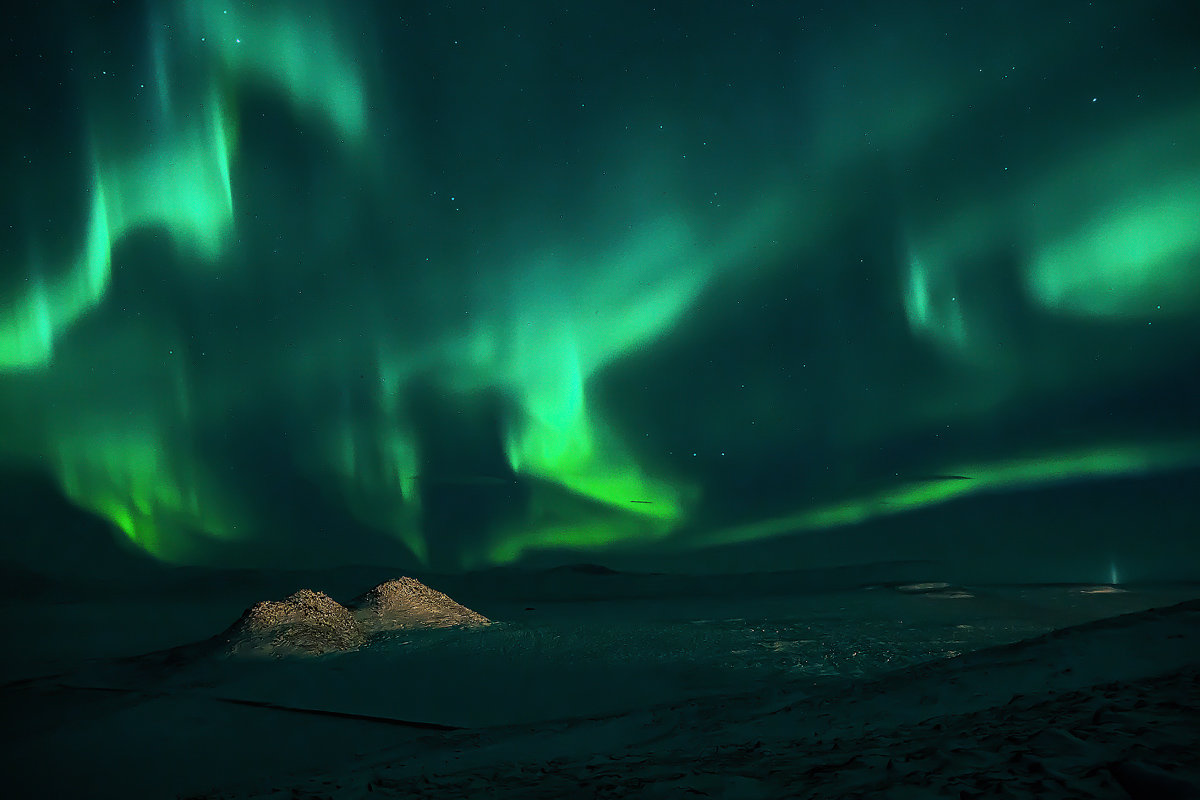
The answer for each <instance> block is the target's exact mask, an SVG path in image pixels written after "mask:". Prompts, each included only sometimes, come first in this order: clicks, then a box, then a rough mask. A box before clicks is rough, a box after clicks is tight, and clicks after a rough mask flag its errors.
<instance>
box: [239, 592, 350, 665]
mask: <svg viewBox="0 0 1200 800" xmlns="http://www.w3.org/2000/svg"><path fill="white" fill-rule="evenodd" d="M226 641H227V642H228V648H227V652H228V653H230V654H236V655H260V656H288V655H308V656H318V655H323V654H325V653H332V652H341V651H345V650H353V649H355V648H358V647H361V646H362V645H363V644H365V643H366V641H367V635H366V632H365V631H364V630H363V628H362V626H361V625H360V624H359V622H358V620H356V619H355V618H354V615H353V614H352V613H351V612H350V610H349V609H347V608H346V607H345V606H343V605H342V604H340V603H338V602H337V601H336V600H334V599H333V598H332V597H330V596H329V595H327V594H323V593H321V592H315V591H313V590H312V589H301V590H300V591H298V592H296V593H295V594H293V595H291V596H290V597H288V598H286V599H284V600H268V601H265V602H261V603H255V604H254V605H253V606H252V607H250V608H249V609H247V610H246V613H244V614H242V616H241V619H239V620H238V621H237V622H235V623H234V624H233V627H231V628H230V629H229V630H228V631H227V632H226Z"/></svg>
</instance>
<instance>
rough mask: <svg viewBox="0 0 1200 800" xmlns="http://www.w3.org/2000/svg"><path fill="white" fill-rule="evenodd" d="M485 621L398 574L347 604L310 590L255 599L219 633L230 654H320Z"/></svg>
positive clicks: (468, 625) (483, 617)
mask: <svg viewBox="0 0 1200 800" xmlns="http://www.w3.org/2000/svg"><path fill="white" fill-rule="evenodd" d="M489 622H490V620H488V618H487V617H485V616H483V615H482V614H478V613H476V612H474V611H472V610H471V609H469V608H467V607H466V606H463V605H461V604H459V603H456V602H455V601H454V600H452V599H450V597H449V596H448V595H446V594H443V593H442V592H439V591H437V590H436V589H430V588H429V587H428V586H426V585H425V584H423V583H421V582H420V581H418V580H417V579H415V578H396V579H394V580H390V581H386V582H384V583H381V584H379V585H378V586H376V587H375V588H373V589H371V590H370V591H368V592H366V593H365V594H363V595H361V596H359V597H358V598H357V599H356V600H355V601H354V602H353V603H351V606H350V608H347V607H346V606H343V605H342V604H341V603H339V602H337V601H336V600H334V599H333V598H332V597H330V596H329V595H327V594H323V593H322V592H317V591H313V590H312V589H301V590H300V591H298V592H296V593H295V594H292V595H291V596H289V597H287V598H285V599H283V600H269V601H264V602H261V603H255V604H254V605H253V606H251V607H250V608H248V609H247V610H246V612H245V613H244V614H242V616H241V618H240V619H238V621H237V622H235V623H234V624H233V625H232V626H231V627H230V628H229V630H227V631H226V632H225V633H224V634H223V635H222V636H221V637H219V638H220V640H221V642H222V649H223V650H224V651H225V653H226V654H228V655H237V656H271V657H277V658H281V657H286V656H319V655H325V654H326V653H341V652H346V651H348V650H356V649H358V648H360V647H363V646H364V645H366V644H368V643H369V641H370V637H371V634H373V633H378V632H380V631H391V630H414V629H421V628H448V627H455V626H464V627H474V626H478V625H487V624H489Z"/></svg>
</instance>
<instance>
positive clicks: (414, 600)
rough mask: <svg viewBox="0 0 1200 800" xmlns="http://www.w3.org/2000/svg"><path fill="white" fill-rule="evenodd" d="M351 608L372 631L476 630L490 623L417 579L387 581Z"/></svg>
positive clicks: (356, 601) (362, 596) (364, 595)
mask: <svg viewBox="0 0 1200 800" xmlns="http://www.w3.org/2000/svg"><path fill="white" fill-rule="evenodd" d="M351 607H352V608H354V609H355V616H356V617H357V618H358V621H359V623H361V624H362V626H363V627H364V628H365V629H367V630H368V631H371V632H375V631H391V630H411V629H414V628H449V627H455V626H464V627H476V626H479V625H487V624H489V623H490V622H491V620H489V619H488V618H487V617H485V616H483V615H482V614H479V613H476V612H474V611H472V610H471V609H469V608H467V607H466V606H464V605H462V604H460V603H457V602H455V601H454V600H452V599H451V598H450V597H449V596H448V595H446V594H444V593H442V592H439V591H437V590H436V589H430V588H429V587H428V586H426V585H425V584H423V583H421V582H420V581H419V580H417V579H416V578H396V579H394V580H390V581H385V582H384V583H381V584H379V585H378V586H376V587H375V588H374V589H371V590H370V591H369V592H366V593H365V594H363V595H361V596H359V597H358V598H357V599H355V601H354V602H353V603H351Z"/></svg>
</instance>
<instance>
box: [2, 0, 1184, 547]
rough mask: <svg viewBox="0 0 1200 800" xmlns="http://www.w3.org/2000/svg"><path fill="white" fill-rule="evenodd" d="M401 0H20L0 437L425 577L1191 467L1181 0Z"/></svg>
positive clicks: (154, 535)
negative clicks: (23, 0) (1141, 0)
mask: <svg viewBox="0 0 1200 800" xmlns="http://www.w3.org/2000/svg"><path fill="white" fill-rule="evenodd" d="M1160 6H1161V7H1160ZM405 9H406V7H405V6H403V5H402V4H390V3H382V2H381V3H354V4H337V3H311V4H304V7H303V10H301V8H300V6H298V5H296V4H294V3H290V2H282V0H274V1H273V0H268V1H266V2H211V1H210V0H183V2H178V3H175V2H172V3H166V2H148V3H144V4H130V5H128V6H124V5H122V4H114V6H113V7H112V8H107V7H106V8H104V9H99V8H97V9H95V10H93V11H91V12H89V13H90V16H89V15H88V14H87V13H83V14H81V13H80V12H78V10H77V9H75V7H74V6H71V5H70V4H65V5H63V7H61V8H56V7H55V4H41V5H39V7H38V8H37V9H35V10H30V11H29V12H27V14H28V20H27V21H26V22H27V24H23V25H21V26H16V27H14V30H16V31H19V32H18V33H15V34H14V36H13V38H12V40H11V41H10V44H9V54H8V56H9V57H8V59H7V65H8V69H7V70H6V74H5V94H4V97H5V98H6V99H5V102H6V104H7V108H6V109H5V112H6V115H7V116H6V118H7V119H10V120H15V121H16V123H15V124H13V125H10V126H9V129H8V130H7V131H6V134H5V142H4V147H3V153H4V157H5V159H6V163H5V167H4V169H5V174H6V175H9V176H12V177H11V179H10V180H9V181H8V183H7V185H6V188H5V190H4V193H3V196H4V203H5V209H4V210H5V212H6V218H7V219H9V220H12V223H11V224H10V225H9V226H8V227H7V228H6V229H5V230H4V231H3V233H2V236H3V249H2V250H0V461H2V462H3V463H4V464H7V465H9V466H13V467H16V468H28V469H32V470H39V471H43V472H45V473H47V474H49V475H51V476H52V477H53V478H54V480H55V481H56V482H57V484H58V485H59V486H61V488H62V490H63V492H64V493H65V495H66V496H67V497H68V498H69V499H70V500H71V501H72V502H74V503H76V504H77V505H79V506H80V507H82V508H85V509H88V510H90V511H92V512H95V513H96V514H99V515H101V516H103V517H104V518H106V519H107V520H109V521H111V523H112V524H113V526H114V530H116V531H118V535H120V536H122V537H124V538H127V539H128V540H129V541H132V542H134V543H135V544H136V545H138V546H139V547H141V548H142V549H144V550H145V551H147V552H149V553H151V554H153V555H155V556H156V557H159V558H161V559H164V560H167V561H172V562H181V563H206V562H216V563H241V562H262V561H268V562H287V563H308V562H310V561H314V560H315V561H319V562H321V563H328V562H329V561H330V560H331V559H333V560H341V561H346V562H354V561H363V560H370V559H376V558H386V559H390V560H392V561H398V562H405V563H413V564H419V565H423V566H431V567H436V568H439V569H458V568H474V567H486V566H490V565H496V564H508V563H516V562H520V561H522V560H523V559H530V558H532V559H551V560H553V559H555V558H562V559H567V560H580V559H591V558H602V557H607V556H613V555H619V556H623V557H625V558H627V559H628V558H636V557H637V556H638V554H639V553H645V554H654V555H656V556H658V557H664V556H667V557H669V555H670V554H671V553H677V552H678V553H683V552H694V551H702V550H704V549H705V548H709V547H712V546H715V545H727V544H733V543H736V544H744V545H747V546H752V545H753V544H754V543H755V542H757V541H761V540H768V539H770V540H777V539H780V538H786V537H788V536H794V535H803V536H811V535H813V533H814V532H816V533H818V534H819V533H821V532H826V533H827V534H828V535H829V536H838V535H841V534H840V533H839V531H842V530H843V529H844V528H845V527H846V526H848V525H853V524H856V523H858V522H862V521H864V520H867V519H871V518H874V517H878V516H893V515H897V514H904V513H908V512H909V511H911V510H912V509H916V508H924V507H927V506H929V505H931V504H934V505H935V504H939V503H945V502H949V501H951V500H956V499H957V500H961V501H964V502H966V501H969V499H970V497H971V496H973V495H976V494H980V493H993V494H994V493H997V492H1006V491H1018V490H1023V489H1027V488H1029V487H1032V486H1042V485H1057V484H1060V483H1064V482H1068V483H1069V482H1082V481H1097V480H1102V479H1105V478H1111V477H1113V476H1118V475H1127V474H1147V473H1155V472H1163V473H1169V472H1172V471H1177V470H1181V469H1190V468H1194V467H1195V466H1197V464H1198V463H1200V425H1198V424H1197V416H1196V413H1195V402H1196V401H1197V399H1198V398H1200V385H1198V379H1197V377H1196V375H1197V374H1200V370H1198V369H1197V365H1198V363H1200V323H1198V322H1197V320H1200V136H1198V135H1197V131H1198V130H1200V61H1198V60H1197V58H1198V56H1197V54H1198V52H1200V51H1197V50H1196V48H1195V46H1194V43H1195V41H1196V34H1197V30H1196V29H1195V25H1196V23H1195V21H1194V20H1192V19H1191V18H1190V17H1187V15H1185V14H1183V12H1182V11H1181V10H1179V9H1177V8H1175V7H1174V5H1173V4H1169V3H1163V4H1159V5H1156V6H1155V13H1153V14H1151V13H1149V12H1148V11H1147V10H1146V9H1145V8H1144V7H1139V9H1136V10H1134V9H1131V8H1129V7H1128V6H1127V4H1122V3H1118V2H1108V3H1093V4H1088V3H1061V4H1052V7H1047V6H1046V5H1045V4H1038V3H1032V2H1030V3H1018V4H1016V6H1013V5H1012V4H1006V5H1005V6H1004V8H1003V13H1001V10H1000V9H999V8H997V9H996V10H991V9H989V8H975V7H972V6H962V5H961V4H951V3H946V4H936V3H935V4H933V5H931V6H928V7H926V8H924V9H923V10H921V11H920V12H918V13H913V12H912V11H911V10H902V9H900V8H898V7H894V6H892V5H889V4H886V3H882V2H880V3H873V4H872V3H868V4H866V5H861V4H860V5H859V6H856V7H855V8H854V9H852V10H839V9H825V8H821V7H818V6H817V5H815V4H814V5H808V4H805V3H799V4H797V3H784V2H779V3H771V2H768V3H758V4H754V5H753V6H749V5H747V6H746V7H743V6H742V4H729V7H721V8H716V9H708V8H705V9H701V8H699V7H697V6H695V4H686V3H675V4H672V3H668V4H666V5H663V4H658V5H655V6H653V7H650V6H646V5H645V4H638V3H626V4H622V3H617V4H616V5H613V4H594V5H592V6H590V7H587V8H583V9H576V8H572V9H563V8H560V7H557V6H555V5H553V4H542V3H532V4H526V3H522V4H514V5H512V7H511V8H506V7H500V8H490V7H489V8H485V9H479V8H475V7H471V8H466V7H462V8H460V7H458V6H456V5H454V4H442V5H434V6H430V7H428V8H427V9H424V10H423V11H421V12H420V13H415V12H414V13H412V14H409V13H406V10H405ZM1148 54H1153V56H1154V57H1153V58H1149V57H1148ZM959 473H969V475H964V476H963V478H964V480H962V481H944V482H938V481H933V482H920V481H918V482H917V483H916V484H914V483H913V480H912V478H913V476H919V475H946V474H959Z"/></svg>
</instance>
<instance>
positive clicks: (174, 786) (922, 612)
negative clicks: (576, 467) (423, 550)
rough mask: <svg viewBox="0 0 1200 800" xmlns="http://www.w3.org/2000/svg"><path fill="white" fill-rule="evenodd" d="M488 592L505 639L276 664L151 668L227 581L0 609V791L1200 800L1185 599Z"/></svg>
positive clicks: (421, 638)
mask: <svg viewBox="0 0 1200 800" xmlns="http://www.w3.org/2000/svg"><path fill="white" fill-rule="evenodd" d="M293 577H295V576H293ZM344 577H346V578H347V580H346V583H347V586H346V588H345V590H344V592H345V596H338V595H337V594H336V593H334V592H332V591H331V593H334V594H335V597H337V599H339V600H342V601H345V600H348V599H349V597H350V596H352V595H351V594H350V592H351V588H350V587H349V585H348V584H349V583H350V582H352V579H353V577H354V576H344ZM305 578H306V579H307V580H309V581H311V580H312V576H305ZM274 580H275V581H276V582H277V583H281V582H286V578H285V579H278V578H276V579H274ZM459 580H463V579H459ZM497 580H499V579H496V578H495V576H493V583H492V584H491V585H488V586H487V589H486V591H482V590H478V585H477V587H476V588H477V591H476V596H475V597H473V598H471V601H470V602H468V603H467V604H468V605H470V606H471V607H472V608H475V609H476V610H478V611H480V612H482V613H484V614H486V615H487V616H488V617H490V618H492V619H494V620H498V624H495V625H491V626H487V627H484V628H478V629H470V630H458V629H449V630H429V631H394V632H389V633H386V634H383V635H381V636H380V637H378V638H376V639H375V640H373V642H372V643H371V644H370V645H369V646H367V647H365V648H362V649H360V650H356V651H352V652H348V653H342V654H333V655H326V656H321V657H318V658H289V659H280V660H273V659H229V658H224V657H220V656H217V655H214V654H213V653H212V652H211V651H205V650H202V649H199V648H189V647H186V646H184V647H179V648H177V649H174V650H165V649H164V648H171V647H175V646H180V645H187V644H188V643H190V642H196V641H200V640H203V639H205V638H207V637H209V636H212V635H213V634H216V633H218V632H220V631H221V630H223V629H225V628H226V627H227V626H228V625H229V623H230V622H232V620H233V619H235V618H236V617H237V615H238V613H240V611H241V608H244V607H245V606H246V605H249V603H248V602H246V601H245V588H244V586H243V587H240V588H238V589H236V590H235V589H231V588H229V587H227V586H226V587H223V588H222V585H220V584H217V585H216V586H217V588H213V587H211V586H210V587H209V588H208V589H207V590H206V592H205V593H204V596H202V597H197V596H187V597H186V599H180V598H179V597H176V598H175V599H174V600H170V599H167V600H164V599H163V598H162V597H157V598H151V597H148V598H145V599H144V600H138V599H136V598H134V599H130V598H129V597H125V598H124V599H119V600H109V601H102V600H98V599H97V600H93V601H92V602H89V603H45V602H38V603H29V602H17V601H9V602H8V603H7V604H6V605H5V607H4V609H3V612H4V613H3V616H4V619H5V622H4V623H3V628H2V629H0V630H2V631H3V634H4V636H5V638H6V642H8V643H9V644H10V646H11V647H10V649H9V652H10V654H11V655H10V656H8V657H6V659H5V661H6V663H5V677H6V678H7V679H8V680H9V681H10V682H9V683H8V684H7V685H6V686H5V687H4V688H3V690H2V692H0V703H2V707H3V714H4V718H5V721H4V725H5V730H6V731H7V732H8V734H9V736H8V738H9V742H10V743H9V744H8V746H6V747H5V748H4V749H3V755H2V756H0V767H2V769H3V774H4V775H6V776H8V781H9V783H10V787H11V788H12V791H11V792H10V793H9V796H17V797H26V796H28V797H57V796H87V797H124V798H128V797H167V798H170V797H177V796H178V797H211V798H217V797H220V798H249V797H279V798H284V797H288V798H290V797H336V798H351V797H360V796H364V795H365V794H367V793H371V794H373V795H374V794H377V795H378V796H382V797H389V796H390V797H409V796H424V795H428V796H435V795H436V796H439V797H474V796H483V795H484V794H485V793H486V794H487V796H496V797H543V796H544V797H566V796H610V797H617V796H647V797H655V796H662V797H675V796H687V792H688V791H691V792H692V795H691V796H701V797H702V796H711V797H731V798H736V797H793V796H796V797H854V796H867V797H942V796H948V797H960V796H965V797H971V796H976V795H977V794H978V795H980V796H998V797H1006V796H1007V797H1031V796H1037V797H1084V796H1086V797H1114V798H1116V797H1128V796H1135V797H1169V796H1171V795H1169V794H1164V793H1163V792H1164V791H1166V790H1164V789H1162V788H1161V787H1159V788H1151V789H1146V790H1144V791H1143V793H1142V794H1137V792H1138V791H1139V790H1138V789H1137V786H1136V785H1137V783H1138V781H1139V780H1141V781H1142V782H1147V781H1151V782H1152V781H1153V779H1154V778H1155V776H1158V777H1163V775H1166V778H1164V780H1168V779H1171V778H1175V779H1180V780H1184V781H1187V782H1189V783H1190V784H1191V786H1193V787H1195V786H1200V756H1198V755H1197V754H1198V753H1200V672H1198V670H1200V604H1197V603H1192V604H1185V605H1182V606H1178V605H1176V604H1178V603H1180V602H1182V601H1188V600H1192V599H1194V598H1197V597H1200V586H1197V585H1194V584H1193V585H1180V584H1174V585H1154V586H1150V585H1147V586H1137V587H1124V588H1123V589H1122V590H1111V588H1110V587H1103V586H1096V587H1088V586H1080V585H1055V586H965V587H962V586H938V585H936V584H934V583H930V584H929V585H920V586H918V585H897V584H896V583H895V582H884V583H875V584H870V585H865V586H864V585H855V586H842V587H834V586H830V587H825V588H823V589H822V590H821V591H812V590H810V589H811V582H809V585H808V587H805V586H804V585H803V584H801V583H797V586H796V589H795V590H794V591H791V592H789V591H786V586H787V585H788V583H787V581H786V580H784V581H782V582H781V580H780V579H779V577H778V576H768V577H763V578H761V579H758V580H755V579H747V578H739V579H737V580H736V581H733V582H732V583H729V584H721V582H720V580H716V581H714V580H713V579H693V580H691V582H689V581H688V580H678V579H675V578H667V577H663V578H661V579H659V580H657V582H655V580H653V579H649V578H647V577H646V576H629V575H614V574H594V575H587V574H576V575H564V574H558V575H551V576H549V577H548V578H545V580H543V581H542V582H540V583H539V582H538V581H530V580H528V579H522V581H521V582H520V584H521V587H524V588H520V589H519V588H517V587H514V586H513V585H507V586H506V587H505V588H504V590H503V591H501V590H500V589H499V588H497V587H498V586H499V585H500V584H499V583H497V582H496V581H497ZM648 581H649V583H648ZM427 582H429V583H430V585H432V586H434V587H435V588H444V589H445V590H446V591H448V592H449V593H450V594H451V595H452V596H454V597H455V598H456V599H462V600H464V601H465V600H466V599H467V598H464V597H461V596H460V595H461V594H471V592H470V590H469V589H468V588H467V585H466V584H463V583H458V582H456V581H452V580H447V581H446V584H447V585H445V586H438V585H437V583H436V582H434V581H432V580H429V581H427ZM336 583H337V581H333V582H332V584H331V585H333V584H336ZM479 583H480V584H483V583H485V581H480V582H479ZM551 584H553V586H554V590H553V591H550V590H549V588H548V587H549V586H550V585H551ZM689 586H690V587H691V589H692V590H691V591H689ZM755 586H759V587H767V588H768V589H769V590H766V589H764V591H761V592H756V591H754V589H753V587H755ZM781 586H782V587H783V588H782V589H781ZM564 587H568V588H564ZM569 587H576V589H577V591H576V592H575V594H574V596H572V592H571V591H570V590H569ZM290 588H292V589H296V588H300V586H299V585H294V586H291V587H290ZM365 588H367V586H365V585H358V586H356V587H355V588H354V591H360V590H362V589H365ZM735 589H736V591H735ZM481 591H482V593H480V592H481ZM604 594H608V595H609V596H610V597H613V598H616V599H600V598H601V597H602V596H603V595H604ZM487 595H490V596H491V597H490V599H489V597H488V596H487ZM539 595H540V597H539ZM254 599H270V598H267V597H257V598H254ZM239 605H240V606H241V607H239ZM1151 608H1154V609H1165V610H1153V611H1145V609H1151ZM1122 615H1124V616H1122ZM1095 620H1100V621H1099V622H1095ZM147 651H156V652H153V653H149V654H146V655H142V656H140V657H134V658H128V656H135V655H136V654H139V653H143V654H145V653H147ZM1160 773H1162V774H1160ZM1121 781H1124V782H1125V784H1128V785H1129V786H1131V787H1133V792H1134V793H1133V794H1132V795H1131V794H1130V790H1129V789H1126V788H1122V784H1121ZM581 786H582V787H583V788H582V789H580V788H579V787H581ZM989 792H990V793H991V794H986V793H989ZM1180 796H1186V795H1180Z"/></svg>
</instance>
